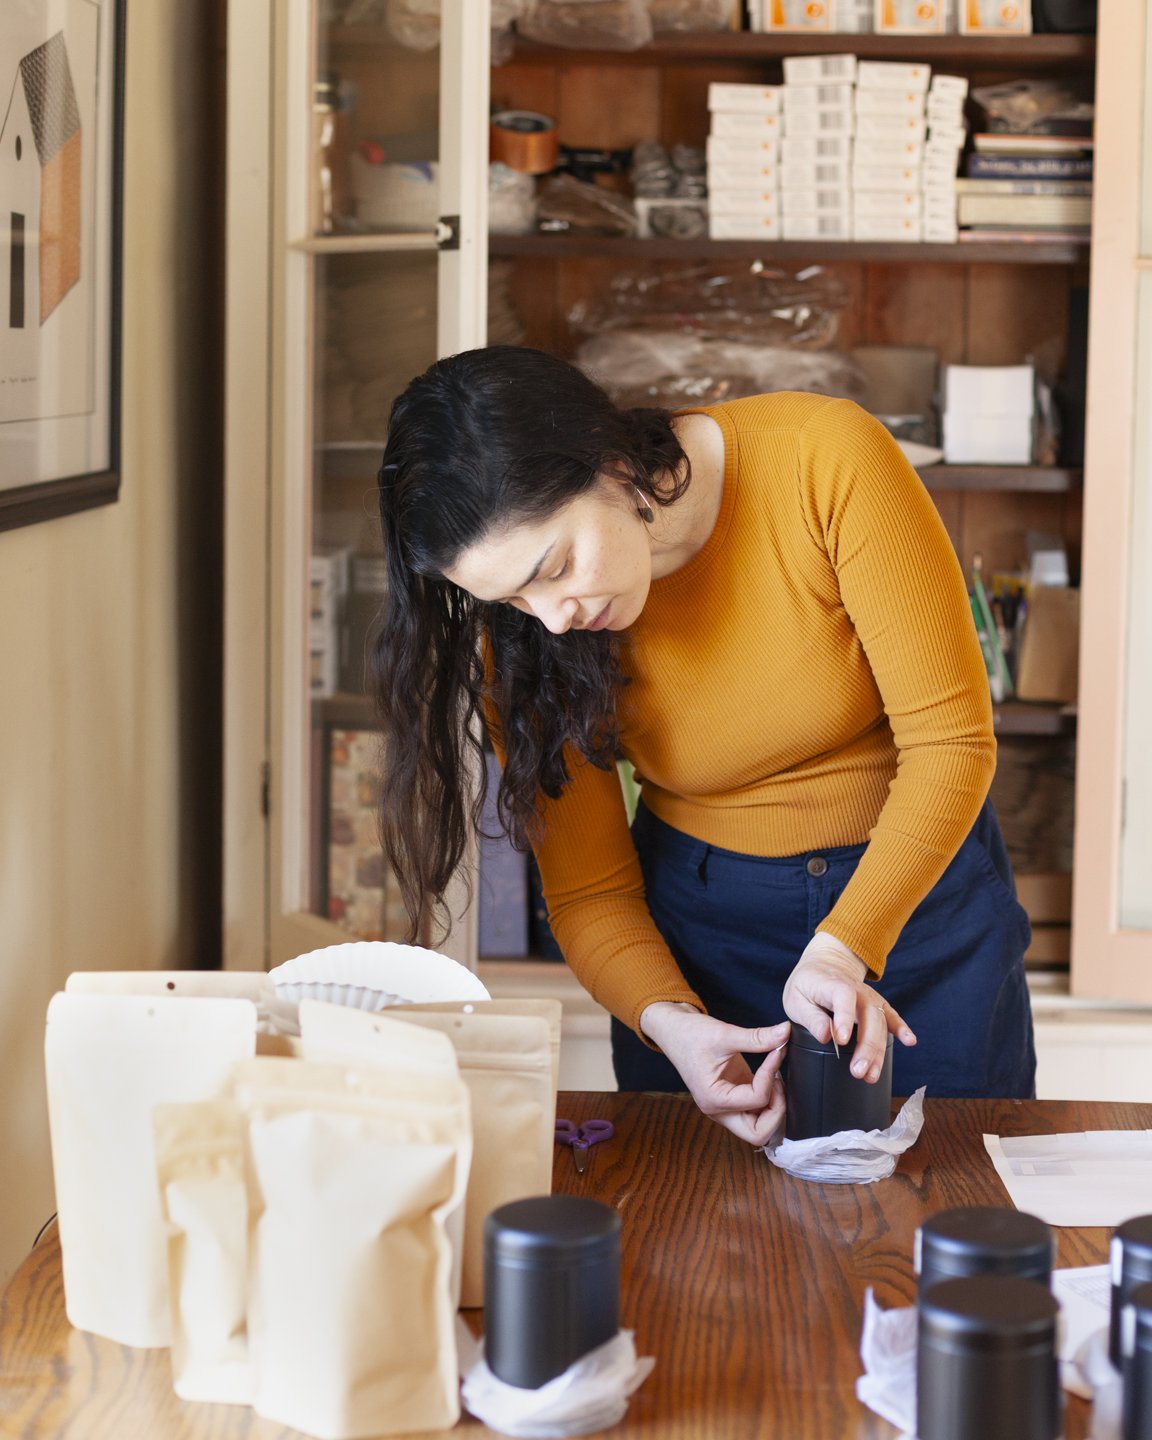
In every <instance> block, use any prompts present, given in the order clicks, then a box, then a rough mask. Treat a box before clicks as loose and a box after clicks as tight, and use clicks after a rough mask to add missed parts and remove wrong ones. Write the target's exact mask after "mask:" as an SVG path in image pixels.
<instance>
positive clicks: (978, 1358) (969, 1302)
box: [916, 1275, 1063, 1440]
mask: <svg viewBox="0 0 1152 1440" xmlns="http://www.w3.org/2000/svg"><path fill="white" fill-rule="evenodd" d="M1059 1308H1060V1307H1059V1306H1058V1304H1057V1303H1056V1300H1055V1298H1054V1297H1053V1295H1052V1293H1051V1291H1050V1290H1047V1289H1046V1288H1045V1287H1044V1286H1043V1285H1040V1284H1039V1283H1037V1281H1035V1280H1021V1279H1020V1278H1019V1277H1018V1276H1016V1275H973V1276H968V1277H967V1278H965V1279H960V1280H940V1281H938V1282H937V1283H936V1284H935V1285H933V1286H931V1287H930V1288H929V1289H927V1290H925V1291H924V1292H923V1293H922V1294H921V1296H920V1303H919V1322H918V1335H917V1347H916V1434H917V1435H918V1437H919V1440H1009V1437H1010V1440H1057V1437H1058V1436H1060V1435H1061V1434H1062V1433H1063V1414H1062V1408H1061V1404H1062V1402H1061V1392H1060V1379H1059V1371H1058V1368H1057V1360H1056V1315H1057V1311H1058V1310H1059Z"/></svg>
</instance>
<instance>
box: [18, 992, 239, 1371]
mask: <svg viewBox="0 0 1152 1440" xmlns="http://www.w3.org/2000/svg"><path fill="white" fill-rule="evenodd" d="M255 1049H256V1007H255V1005H254V1004H253V1003H252V1002H251V1001H250V1000H241V999H211V998H207V997H204V998H197V999H192V998H189V999H183V998H180V999H168V1000H162V1001H161V1000H156V999H153V998H151V997H149V996H143V995H89V994H63V993H62V994H58V995H55V996H53V998H52V1001H51V1003H50V1004H49V1006H48V1027H47V1032H46V1035H45V1044H44V1055H45V1069H46V1076H47V1084H48V1119H49V1127H50V1131H51V1143H52V1168H53V1171H54V1173H55V1180H56V1208H57V1211H58V1214H59V1226H60V1248H61V1252H62V1256H63V1270H64V1302H65V1309H66V1312H67V1315H68V1319H69V1320H70V1321H71V1323H72V1324H73V1325H74V1326H76V1328H77V1329H78V1330H90V1331H92V1332H93V1333H94V1334H97V1335H103V1336H105V1337H107V1338H108V1339H109V1340H117V1341H119V1342H120V1344H122V1345H139V1346H162V1345H168V1344H170V1343H171V1339H172V1327H171V1316H170V1308H169V1293H168V1257H167V1237H166V1233H165V1225H164V1220H163V1217H162V1215H161V1210H160V1192H159V1188H158V1185H157V1181H156V1149H155V1142H154V1139H153V1131H152V1111H153V1109H154V1108H155V1107H156V1106H157V1105H159V1104H164V1103H172V1102H187V1101H193V1100H210V1099H213V1098H216V1097H218V1096H220V1095H222V1094H223V1093H224V1092H225V1090H226V1088H227V1086H228V1084H229V1082H230V1076H231V1071H232V1068H233V1066H234V1065H235V1064H236V1063H237V1061H239V1060H243V1059H245V1058H248V1057H251V1056H252V1055H254V1053H255Z"/></svg>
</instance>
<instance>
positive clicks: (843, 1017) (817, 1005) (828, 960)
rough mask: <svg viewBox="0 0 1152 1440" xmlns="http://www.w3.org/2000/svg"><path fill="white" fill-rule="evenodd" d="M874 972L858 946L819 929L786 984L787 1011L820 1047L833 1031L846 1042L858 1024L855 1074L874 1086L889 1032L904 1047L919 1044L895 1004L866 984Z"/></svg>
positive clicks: (839, 1038) (878, 1074)
mask: <svg viewBox="0 0 1152 1440" xmlns="http://www.w3.org/2000/svg"><path fill="white" fill-rule="evenodd" d="M870 973H871V972H870V971H869V969H868V967H867V965H865V963H864V961H863V960H861V959H860V957H859V955H857V954H856V952H855V951H854V950H849V948H848V946H847V945H845V944H843V942H842V941H840V940H837V939H836V937H835V936H834V935H828V934H825V933H824V932H823V931H819V932H818V933H817V934H815V935H813V937H812V939H811V940H809V942H808V944H807V945H806V946H805V948H804V953H803V955H801V956H800V959H799V960H798V961H797V962H796V968H795V969H794V970H793V971H792V974H791V975H790V976H789V977H788V983H787V984H786V985H785V986H784V1012H785V1014H786V1015H787V1016H788V1018H789V1019H790V1020H795V1021H796V1022H797V1024H799V1025H803V1026H804V1027H805V1028H806V1029H808V1030H810V1031H811V1032H812V1034H813V1035H815V1037H816V1039H817V1040H819V1041H820V1043H821V1044H822V1045H823V1044H827V1042H828V1040H829V1039H830V1038H831V1037H832V1035H833V1033H835V1037H836V1042H837V1044H839V1045H846V1044H847V1043H848V1041H849V1040H851V1038H852V1031H853V1028H858V1031H859V1035H858V1039H857V1042H856V1050H855V1053H854V1054H853V1056H852V1073H853V1075H855V1076H856V1078H857V1079H859V1080H867V1081H868V1082H869V1083H870V1084H871V1083H874V1082H875V1081H877V1080H878V1079H879V1078H880V1070H881V1067H882V1066H883V1064H884V1054H885V1051H886V1049H887V1046H888V1034H889V1032H891V1033H892V1034H893V1035H895V1036H896V1038H897V1039H898V1040H899V1041H900V1043H901V1045H915V1044H916V1036H915V1035H913V1033H912V1031H911V1030H910V1029H909V1028H908V1026H907V1025H906V1024H905V1023H904V1021H903V1019H902V1018H901V1017H900V1015H898V1014H897V1012H896V1011H895V1010H893V1008H892V1006H891V1005H889V1004H888V1002H887V1001H886V1000H885V999H883V997H882V996H880V995H879V994H877V992H876V991H875V990H873V989H872V987H871V986H870V985H866V984H865V983H864V981H865V979H866V978H867V977H868V976H869V975H870Z"/></svg>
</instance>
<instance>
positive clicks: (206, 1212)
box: [152, 1100, 252, 1404]
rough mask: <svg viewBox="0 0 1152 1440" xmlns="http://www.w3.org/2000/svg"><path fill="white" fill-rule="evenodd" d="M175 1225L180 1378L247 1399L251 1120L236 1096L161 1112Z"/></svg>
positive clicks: (198, 1388)
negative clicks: (247, 1128)
mask: <svg viewBox="0 0 1152 1440" xmlns="http://www.w3.org/2000/svg"><path fill="white" fill-rule="evenodd" d="M152 1122H153V1132H154V1134H155V1139H156V1175H157V1180H158V1182H159V1189H160V1208H161V1211H162V1213H163V1215H164V1219H165V1222H166V1225H167V1240H168V1289H169V1295H170V1297H171V1311H172V1383H173V1388H174V1389H175V1391H176V1394H177V1395H179V1396H180V1398H181V1399H182V1400H207V1401H217V1402H223V1403H226V1404H247V1403H248V1401H249V1399H250V1398H251V1391H252V1376H251V1370H250V1368H249V1364H248V1320H247V1276H248V1184H247V1179H246V1176H245V1169H244V1117H243V1115H242V1114H241V1112H240V1110H239V1109H238V1108H237V1106H236V1105H234V1104H233V1103H232V1102H231V1101H228V1100H204V1101H200V1102H199V1103H195V1104H191V1105H157V1107H156V1108H155V1110H153V1112H152Z"/></svg>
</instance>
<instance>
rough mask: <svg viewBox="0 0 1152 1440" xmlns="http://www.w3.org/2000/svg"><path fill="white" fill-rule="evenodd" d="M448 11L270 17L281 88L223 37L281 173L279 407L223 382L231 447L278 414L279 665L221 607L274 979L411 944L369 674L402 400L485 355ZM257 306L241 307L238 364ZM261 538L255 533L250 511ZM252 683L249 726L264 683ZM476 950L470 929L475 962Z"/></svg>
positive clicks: (276, 266) (271, 620) (271, 214)
mask: <svg viewBox="0 0 1152 1440" xmlns="http://www.w3.org/2000/svg"><path fill="white" fill-rule="evenodd" d="M233 8H236V7H233ZM239 8H241V9H244V10H245V11H246V12H247V5H246V6H244V7H239ZM432 8H434V7H429V6H426V5H413V6H411V7H409V6H406V5H403V4H388V3H386V0H313V3H311V4H309V3H307V0H285V3H277V0H269V3H268V5H267V12H266V14H267V31H266V33H265V35H264V37H263V39H264V55H263V57H262V58H263V64H264V66H270V68H269V69H268V71H267V73H264V72H262V71H261V70H260V63H261V57H260V56H259V54H258V50H259V45H260V36H259V35H258V34H257V33H256V26H255V25H254V24H253V21H252V16H251V13H246V15H245V16H244V17H242V18H238V19H237V20H236V21H235V22H234V23H232V22H230V23H232V29H231V31H230V44H231V45H232V46H233V49H235V46H236V44H237V43H244V44H247V46H248V50H247V51H244V50H241V52H240V56H239V58H235V57H230V66H231V70H232V74H231V76H230V82H229V96H230V109H231V108H232V101H233V97H234V96H235V97H237V98H238V103H239V104H240V105H241V106H245V107H247V109H248V111H249V112H250V111H252V110H258V106H254V105H252V103H251V96H250V95H249V94H248V91H247V88H246V86H245V81H246V79H247V80H249V81H251V82H252V84H253V85H254V86H255V88H256V89H258V90H260V89H263V91H264V93H265V94H266V98H267V108H266V111H265V112H264V113H266V115H267V117H268V121H267V123H268V130H269V133H268V135H267V137H266V140H267V144H268V146H269V150H270V153H271V156H272V159H271V161H270V164H269V173H268V192H269V196H270V200H269V207H270V208H269V211H268V214H267V224H266V244H267V251H266V255H267V273H268V275H269V277H270V282H269V287H268V289H269V298H268V302H267V311H266V315H265V316H264V326H265V333H266V336H267V354H268V363H267V366H266V367H265V375H264V377H263V380H264V383H266V384H267V387H268V393H267V396H266V398H265V399H264V400H263V402H262V399H261V396H260V395H259V393H258V388H259V384H260V381H261V377H260V376H257V375H248V374H244V373H239V374H233V373H230V374H229V379H228V393H229V416H230V418H229V425H230V431H232V432H235V431H237V430H238V428H239V427H241V426H242V424H243V419H242V417H241V416H238V415H237V414H236V412H237V410H238V408H239V409H240V410H242V409H243V397H244V395H245V394H248V395H249V396H250V398H251V400H252V402H253V404H254V405H256V406H259V405H260V404H261V403H264V404H265V406H266V415H265V420H264V427H265V433H266V454H267V459H268V464H267V480H266V483H267V505H266V512H265V514H266V520H265V523H266V528H267V541H266V548H265V551H264V553H265V555H266V569H267V586H266V592H265V594H266V610H267V614H266V631H265V634H264V637H263V648H264V654H263V655H259V654H257V653H256V647H257V645H258V644H259V643H260V636H259V634H258V632H259V630H260V628H261V627H259V626H257V625H256V624H255V623H254V621H255V617H254V616H252V615H251V614H249V615H247V616H244V615H237V614H235V613H234V607H233V606H232V604H231V602H230V601H229V602H228V625H229V636H228V643H229V661H228V671H229V674H235V673H237V672H238V670H239V663H238V662H237V660H236V658H235V657H236V655H237V653H248V655H249V656H250V663H251V664H254V665H257V666H260V667H261V668H262V669H263V673H264V677H265V684H266V701H265V705H264V708H263V713H262V714H260V715H255V716H254V715H251V714H238V713H237V710H236V706H235V705H232V704H230V703H229V701H228V700H226V707H227V715H228V726H229V734H230V736H232V735H234V734H235V733H236V732H237V731H238V730H239V729H240V728H241V727H246V728H247V729H248V732H249V735H250V739H249V741H248V744H247V746H246V747H245V748H246V750H247V752H248V753H249V754H250V755H255V754H256V752H257V750H258V748H259V740H258V738H257V736H256V734H255V730H256V727H257V726H258V725H262V726H263V727H264V731H265V735H264V741H265V744H264V750H265V754H266V757H267V758H266V761H265V762H264V768H263V773H262V792H263V793H262V797H261V803H262V804H263V806H264V808H265V811H266V823H265V825H264V826H263V837H262V838H263V842H264V849H265V853H264V855H263V857H262V860H263V865H262V867H261V864H260V862H259V860H258V858H257V856H256V855H255V853H253V854H252V855H251V856H250V858H249V861H248V863H247V864H246V865H242V866H239V867H235V868H234V867H231V866H227V867H226V868H228V870H229V874H230V876H231V877H232V878H231V880H230V884H231V885H232V886H233V887H235V886H236V885H237V883H238V882H237V879H236V876H237V875H238V874H239V873H241V871H244V872H246V873H247V875H248V877H249V882H248V883H249V889H251V888H253V887H262V888H263V894H262V895H259V896H252V895H251V894H247V895H243V896H240V895H237V894H235V893H233V894H232V895H231V896H227V895H226V906H227V907H228V909H229V910H230V911H231V912H232V914H233V915H240V914H241V913H242V912H243V913H244V914H245V915H246V917H247V918H246V919H245V921H244V924H243V926H242V927H241V931H240V932H238V933H242V934H243V935H245V936H246V937H252V936H254V935H255V934H257V933H258V932H259V930H260V929H261V928H263V931H264V935H265V940H264V952H265V953H264V958H265V959H266V960H267V961H269V962H271V963H277V962H278V961H280V960H283V959H285V958H287V957H288V956H290V955H292V954H297V953H300V952H301V951H302V950H306V949H309V948H312V947H314V946H318V945H323V944H329V943H333V942H335V941H339V940H348V939H356V938H365V939H399V938H401V936H402V935H403V932H404V930H405V928H406V924H407V921H406V917H405V914H404V911H403V906H402V904H401V902H400V899H399V893H398V890H397V888H396V886H395V884H394V883H393V882H392V881H391V879H390V876H389V875H388V873H387V871H386V867H385V866H384V862H383V858H382V854H381V850H380V845H379V840H378V835H377V828H376V813H375V811H376V783H377V782H376V778H375V777H376V772H377V750H378V747H379V743H380V735H379V732H378V729H377V726H376V720H375V716H374V710H373V705H372V701H371V698H370V693H369V692H370V686H369V682H368V680H367V677H366V673H365V655H366V644H367V639H368V636H369V633H370V629H371V625H372V622H373V619H374V617H375V615H376V612H377V611H378V610H379V608H380V605H381V603H382V600H383V589H384V585H383V577H384V565H383V556H382V551H381V544H380V533H379V524H378V520H377V516H376V501H375V477H376V471H377V469H378V467H379V464H380V456H381V452H382V449H383V446H384V440H385V432H386V427H387V419H388V412H389V408H390V406H391V404H392V401H393V399H394V398H395V396H396V395H397V394H398V393H399V391H400V390H402V389H403V387H404V386H405V385H406V384H407V382H408V381H409V380H410V379H411V378H412V377H413V376H415V375H417V374H418V373H420V372H421V371H422V370H424V369H425V368H426V367H427V366H428V365H429V364H431V363H432V361H433V360H434V359H435V358H436V357H437V356H438V355H442V354H446V353H451V352H453V351H456V350H462V349H467V348H470V347H472V346H475V345H481V344H483V343H484V338H485V324H486V315H485V295H486V285H485V268H486V250H487V244H486V241H487V214H486V199H487V160H488V157H487V123H486V121H487V108H488V49H489V32H488V10H489V6H488V3H487V0H443V4H442V6H441V7H440V9H441V12H442V13H441V14H440V15H436V14H427V13H423V12H426V11H428V10H429V9H432ZM409 9H411V10H412V11H413V12H414V13H412V14H411V15H409V14H408V13H407V11H408V10H409ZM240 31H243V32H244V35H243V37H242V40H241V37H238V32H240ZM246 53H247V54H249V55H250V60H249V64H250V67H251V68H250V69H249V70H248V71H247V72H244V71H243V70H242V66H243V63H244V62H243V56H244V54H246ZM237 143H238V144H239V143H241V142H239V141H238V142H237ZM249 143H250V144H251V154H252V155H253V156H258V141H257V140H255V139H250V142H249ZM237 168H240V167H237V166H235V165H234V164H233V163H231V162H230V175H229V193H230V210H231V212H232V218H231V220H230V235H229V266H230V280H231V279H232V277H233V276H234V275H235V273H236V270H237V267H238V266H240V265H242V264H243V258H244V256H245V255H246V253H247V251H246V248H245V247H246V246H247V247H248V249H252V248H257V247H258V246H259V244H260V237H259V236H255V237H247V236H245V235H244V234H243V233H242V231H241V229H240V227H241V225H242V221H241V219H240V216H241V215H242V214H243V213H244V207H245V206H246V205H249V206H250V205H251V204H252V203H253V202H252V199H251V197H250V196H247V195H245V194H243V193H242V192H241V191H240V185H241V183H242V182H241V177H239V176H237V174H235V173H233V172H234V171H235V169H237ZM244 178H246V179H247V180H249V181H250V182H252V183H255V177H253V176H247V177H244ZM234 261H235V263H234ZM249 265H251V258H250V257H249ZM252 268H253V270H255V267H254V266H253V267H252ZM242 304H243V299H242V297H240V296H234V297H232V298H231V299H230V302H229V325H230V327H231V328H233V330H234V331H235V332H236V341H235V344H232V343H230V346H229V357H230V361H231V362H232V365H233V366H235V365H236V363H237V354H236V352H237V351H238V350H242V346H243V343H244V342H243V341H242V339H241V338H240V335H239V329H238V327H239V326H240V325H241V323H242V314H241V312H240V309H239V307H240V306H241V305H242ZM257 323H259V322H257ZM253 443H255V442H253ZM234 448H235V447H233V449H234ZM233 458H234V457H233ZM236 468H237V467H236V464H235V463H232V460H231V459H230V464H229V472H230V473H229V489H230V491H231V490H232V489H233V488H234V487H236V486H237V485H240V484H242V483H243V481H242V480H241V477H240V476H238V475H237V474H236ZM238 503H239V502H237V504H238ZM236 523H237V516H236V514H235V507H233V506H230V514H229V524H230V526H232V527H233V528H234V527H235V525H236ZM240 523H244V522H243V521H241V522H240ZM247 523H248V524H250V525H251V524H255V523H259V520H258V517H257V514H256V512H255V507H254V505H250V507H249V511H248V515H247ZM260 548H261V547H260V545H259V543H258V542H257V539H256V537H254V536H247V537H246V536H244V535H240V536H237V535H235V534H232V535H231V536H230V538H229V552H230V557H231V560H230V565H229V574H230V575H232V576H234V577H235V580H236V584H237V586H238V587H243V586H245V585H247V587H248V591H249V606H251V605H252V604H258V603H259V601H258V599H257V598H256V596H255V586H254V584H253V582H252V581H251V577H246V576H245V575H244V574H242V573H240V569H241V567H240V561H239V558H238V557H239V556H241V555H243V554H248V555H249V556H250V557H255V556H256V555H258V554H259V552H260ZM237 683H238V685H241V684H242V685H243V686H244V689H245V693H246V695H247V698H248V702H249V705H250V704H251V701H252V696H253V689H254V687H253V685H252V683H251V679H250V677H248V678H247V679H245V680H240V679H238V680H237ZM229 778H230V779H231V780H232V782H233V784H234V785H236V786H244V787H247V785H248V783H249V781H250V779H251V776H250V775H248V774H245V773H238V771H237V767H235V766H232V767H230V769H229ZM244 803H245V801H244V796H243V794H241V796H240V798H239V799H238V800H237V802H236V804H235V805H234V806H233V805H229V807H228V815H229V819H230V821H231V822H232V824H231V825H230V830H229V834H230V835H235V834H236V833H237V830H238V829H239V834H240V837H241V838H240V840H239V841H237V842H236V843H239V844H247V845H250V846H251V848H252V849H253V852H254V850H255V846H254V844H253V843H252V830H253V827H251V826H250V825H249V826H244V825H243V824H242V823H241V825H240V826H239V827H237V825H236V823H235V822H236V817H237V813H238V811H240V810H241V809H242V807H243V805H244ZM260 907H262V908H263V912H264V923H263V926H261V922H260V917H259V916H258V915H257V914H256V911H257V909H258V908H260ZM226 933H227V927H226ZM468 940H469V936H468V927H467V926H466V925H465V926H464V927H461V928H460V933H459V934H458V935H457V936H456V946H457V949H458V950H459V949H461V948H462V949H463V951H464V953H465V955H466V954H467V951H468ZM251 943H252V941H251V938H249V939H248V940H247V942H246V946H245V948H247V947H248V946H250V945H251ZM236 949H237V946H236V945H230V946H226V953H227V955H228V962H229V963H233V964H237V965H244V964H247V965H251V963H252V958H251V956H248V958H247V959H246V960H245V959H244V958H243V957H241V956H238V955H237V954H236Z"/></svg>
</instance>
